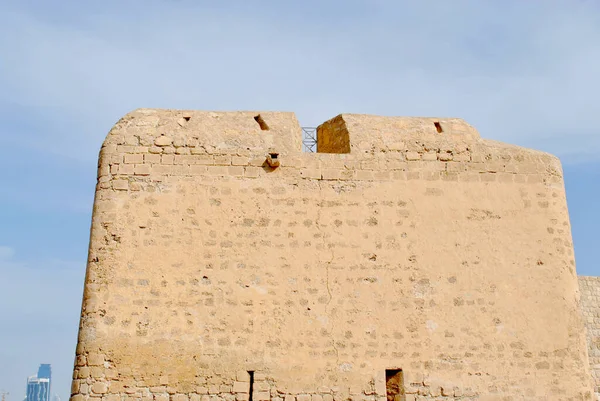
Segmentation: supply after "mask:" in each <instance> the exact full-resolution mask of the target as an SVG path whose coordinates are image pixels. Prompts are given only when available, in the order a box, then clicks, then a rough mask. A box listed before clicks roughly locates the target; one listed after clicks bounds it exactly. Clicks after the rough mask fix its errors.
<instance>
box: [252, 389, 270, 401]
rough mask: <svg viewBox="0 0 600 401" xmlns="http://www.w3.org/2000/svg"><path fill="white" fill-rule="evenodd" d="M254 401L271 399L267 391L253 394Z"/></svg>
mask: <svg viewBox="0 0 600 401" xmlns="http://www.w3.org/2000/svg"><path fill="white" fill-rule="evenodd" d="M254 399H256V400H257V401H268V400H270V399H271V393H269V392H268V391H257V392H255V393H254Z"/></svg>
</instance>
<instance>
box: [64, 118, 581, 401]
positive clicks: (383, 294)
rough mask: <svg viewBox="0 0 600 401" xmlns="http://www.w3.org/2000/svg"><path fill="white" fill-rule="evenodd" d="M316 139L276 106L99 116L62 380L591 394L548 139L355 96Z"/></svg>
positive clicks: (211, 389)
mask: <svg viewBox="0 0 600 401" xmlns="http://www.w3.org/2000/svg"><path fill="white" fill-rule="evenodd" d="M318 147H319V150H320V151H321V153H315V154H311V153H302V152H301V129H300V127H299V125H298V122H297V121H296V118H295V116H294V115H293V114H292V113H260V114H259V113H250V112H232V113H211V112H199V111H175V110H146V109H141V110H136V111H135V112H132V113H130V114H128V115H127V116H125V117H124V118H123V119H121V120H120V121H119V122H118V123H117V124H116V125H115V127H114V128H113V129H112V130H111V132H110V133H109V134H108V137H107V138H106V141H105V142H104V144H103V146H102V150H101V152H100V158H99V169H98V183H97V191H96V197H95V201H94V211H93V219H92V220H93V221H92V228H91V239H90V249H89V260H88V268H87V275H86V282H85V292H84V301H83V307H82V317H81V326H80V333H79V341H78V346H77V355H76V362H75V369H74V380H73V387H72V400H73V401H84V400H90V399H101V400H103V401H117V400H130V399H135V400H156V401H167V400H172V401H233V400H236V401H249V400H252V401H267V400H273V401H340V400H347V399H352V400H361V401H385V400H386V399H387V400H390V401H404V400H408V401H412V400H510V399H515V400H516V399H522V400H546V399H547V400H575V399H577V400H587V399H591V391H592V389H591V383H590V375H589V366H588V361H587V351H586V339H585V334H584V331H583V322H582V319H581V314H580V313H579V309H578V307H579V300H578V297H579V295H578V283H577V277H576V274H575V262H574V256H573V247H572V242H571V232H570V223H569V216H568V212H567V207H566V198H565V192H564V185H563V178H562V170H561V166H560V163H559V161H558V160H557V159H556V158H555V157H553V156H551V155H548V154H545V153H541V152H536V151H532V150H528V149H523V148H518V147H515V146H510V145H506V144H502V143H498V142H494V141H488V140H482V139H481V138H480V137H479V134H478V133H477V131H476V130H475V129H474V128H472V127H470V126H469V125H468V124H466V123H465V122H464V121H462V120H458V119H419V118H389V117H377V116H365V115H341V116H338V117H336V118H335V119H333V120H331V121H330V122H326V123H324V124H323V125H322V126H321V127H319V144H318ZM324 152H328V153H324ZM274 158H276V159H277V160H278V161H279V163H280V165H279V166H278V167H275V168H273V167H271V166H270V165H269V164H268V163H267V161H268V159H269V161H273V159H274Z"/></svg>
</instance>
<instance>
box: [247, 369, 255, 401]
mask: <svg viewBox="0 0 600 401" xmlns="http://www.w3.org/2000/svg"><path fill="white" fill-rule="evenodd" d="M248 376H250V388H249V389H248V392H249V394H248V401H252V393H253V392H254V371H253V370H249V371H248Z"/></svg>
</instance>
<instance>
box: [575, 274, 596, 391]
mask: <svg viewBox="0 0 600 401" xmlns="http://www.w3.org/2000/svg"><path fill="white" fill-rule="evenodd" d="M579 291H580V292H581V310H582V312H583V319H584V322H585V327H586V329H587V330H586V332H587V341H588V355H589V360H590V370H591V374H592V378H593V381H594V392H595V393H596V399H597V400H600V277H586V276H579Z"/></svg>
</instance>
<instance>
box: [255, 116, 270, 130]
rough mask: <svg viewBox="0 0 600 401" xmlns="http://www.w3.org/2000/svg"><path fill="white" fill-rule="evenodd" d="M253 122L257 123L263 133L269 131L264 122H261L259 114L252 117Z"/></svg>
mask: <svg viewBox="0 0 600 401" xmlns="http://www.w3.org/2000/svg"><path fill="white" fill-rule="evenodd" d="M254 121H256V122H257V123H258V126H259V127H260V129H261V130H263V131H268V130H269V126H268V125H267V123H266V122H265V120H263V118H262V117H261V115H260V114H259V115H257V116H255V117H254Z"/></svg>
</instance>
